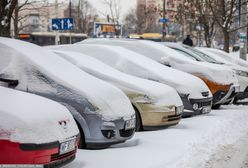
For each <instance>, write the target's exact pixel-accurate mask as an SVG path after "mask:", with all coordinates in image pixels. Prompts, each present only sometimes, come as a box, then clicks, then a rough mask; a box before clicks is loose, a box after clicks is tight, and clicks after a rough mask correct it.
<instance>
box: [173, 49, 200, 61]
mask: <svg viewBox="0 0 248 168" xmlns="http://www.w3.org/2000/svg"><path fill="white" fill-rule="evenodd" d="M172 49H174V50H176V51H178V52H180V53H181V55H184V56H185V57H187V58H189V59H191V60H195V61H201V60H199V59H197V58H196V57H194V56H193V55H191V54H189V53H187V52H185V51H182V50H180V49H178V48H173V47H172Z"/></svg>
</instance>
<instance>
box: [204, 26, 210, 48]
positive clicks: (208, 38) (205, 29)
mask: <svg viewBox="0 0 248 168" xmlns="http://www.w3.org/2000/svg"><path fill="white" fill-rule="evenodd" d="M204 37H205V42H206V45H207V47H211V37H210V33H209V28H208V27H206V26H205V28H204Z"/></svg>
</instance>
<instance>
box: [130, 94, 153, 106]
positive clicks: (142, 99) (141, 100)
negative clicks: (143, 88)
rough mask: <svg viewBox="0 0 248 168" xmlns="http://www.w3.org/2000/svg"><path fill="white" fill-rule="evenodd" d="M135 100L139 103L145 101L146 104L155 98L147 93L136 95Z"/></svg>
mask: <svg viewBox="0 0 248 168" xmlns="http://www.w3.org/2000/svg"><path fill="white" fill-rule="evenodd" d="M134 100H135V102H137V103H144V104H150V103H153V100H152V99H151V98H150V97H149V96H147V95H143V96H139V97H136V98H135V99H134Z"/></svg>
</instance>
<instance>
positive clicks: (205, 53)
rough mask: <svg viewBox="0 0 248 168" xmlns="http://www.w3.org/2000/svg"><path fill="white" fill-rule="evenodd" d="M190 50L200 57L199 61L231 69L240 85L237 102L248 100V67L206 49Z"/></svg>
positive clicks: (236, 97)
mask: <svg viewBox="0 0 248 168" xmlns="http://www.w3.org/2000/svg"><path fill="white" fill-rule="evenodd" d="M190 50H191V51H193V52H195V53H197V55H198V56H199V57H200V58H199V59H202V60H203V61H208V62H214V63H216V64H221V65H225V66H227V67H230V68H231V69H232V70H233V71H234V72H235V73H236V76H237V79H238V83H239V85H240V91H239V92H238V94H237V95H236V96H235V102H236V101H238V100H242V99H245V98H248V67H246V68H245V67H243V66H240V65H237V64H235V63H233V62H231V60H230V61H229V60H226V59H224V58H222V57H220V56H219V54H215V53H212V52H210V51H209V49H206V48H202V47H196V48H192V49H191V48H190Z"/></svg>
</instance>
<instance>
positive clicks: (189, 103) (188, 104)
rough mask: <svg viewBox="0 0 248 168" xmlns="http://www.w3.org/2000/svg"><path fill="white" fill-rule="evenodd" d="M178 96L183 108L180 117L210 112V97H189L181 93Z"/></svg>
mask: <svg viewBox="0 0 248 168" xmlns="http://www.w3.org/2000/svg"><path fill="white" fill-rule="evenodd" d="M180 97H181V99H182V101H183V105H184V109H185V110H184V112H183V115H182V117H189V116H193V115H199V114H206V113H210V112H211V107H212V97H207V98H203V99H189V98H188V97H187V96H182V95H180ZM196 104H197V105H196ZM196 106H197V108H196Z"/></svg>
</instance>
